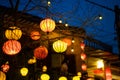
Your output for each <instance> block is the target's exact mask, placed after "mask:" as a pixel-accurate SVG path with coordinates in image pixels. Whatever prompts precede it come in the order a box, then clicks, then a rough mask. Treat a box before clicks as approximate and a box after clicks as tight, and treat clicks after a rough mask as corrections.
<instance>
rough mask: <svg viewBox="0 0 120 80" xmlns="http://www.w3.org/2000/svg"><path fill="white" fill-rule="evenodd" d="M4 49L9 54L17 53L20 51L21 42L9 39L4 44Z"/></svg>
mask: <svg viewBox="0 0 120 80" xmlns="http://www.w3.org/2000/svg"><path fill="white" fill-rule="evenodd" d="M2 49H3V52H4V53H6V54H7V55H15V54H17V53H19V52H20V50H21V44H20V42H18V41H16V40H8V41H6V42H5V43H4V44H3V47H2Z"/></svg>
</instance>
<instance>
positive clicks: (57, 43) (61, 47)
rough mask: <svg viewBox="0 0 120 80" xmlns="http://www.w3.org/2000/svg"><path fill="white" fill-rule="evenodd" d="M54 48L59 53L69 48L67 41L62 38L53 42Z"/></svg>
mask: <svg viewBox="0 0 120 80" xmlns="http://www.w3.org/2000/svg"><path fill="white" fill-rule="evenodd" d="M53 49H54V51H55V52H57V53H62V52H64V51H66V49H67V43H65V42H63V41H61V40H58V41H55V42H54V43H53Z"/></svg>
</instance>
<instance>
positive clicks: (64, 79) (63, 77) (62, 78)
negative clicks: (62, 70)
mask: <svg viewBox="0 0 120 80" xmlns="http://www.w3.org/2000/svg"><path fill="white" fill-rule="evenodd" d="M59 80H67V78H66V77H65V76H61V77H59Z"/></svg>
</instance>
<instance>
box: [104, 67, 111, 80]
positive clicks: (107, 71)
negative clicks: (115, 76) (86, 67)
mask: <svg viewBox="0 0 120 80" xmlns="http://www.w3.org/2000/svg"><path fill="white" fill-rule="evenodd" d="M105 78H106V80H112V73H111V70H110V67H106V68H105Z"/></svg>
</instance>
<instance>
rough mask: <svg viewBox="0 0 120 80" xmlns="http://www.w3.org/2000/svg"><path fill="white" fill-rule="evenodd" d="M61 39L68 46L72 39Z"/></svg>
mask: <svg viewBox="0 0 120 80" xmlns="http://www.w3.org/2000/svg"><path fill="white" fill-rule="evenodd" d="M62 41H63V42H65V43H67V46H70V45H71V44H72V41H71V39H69V38H64V39H62Z"/></svg>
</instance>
